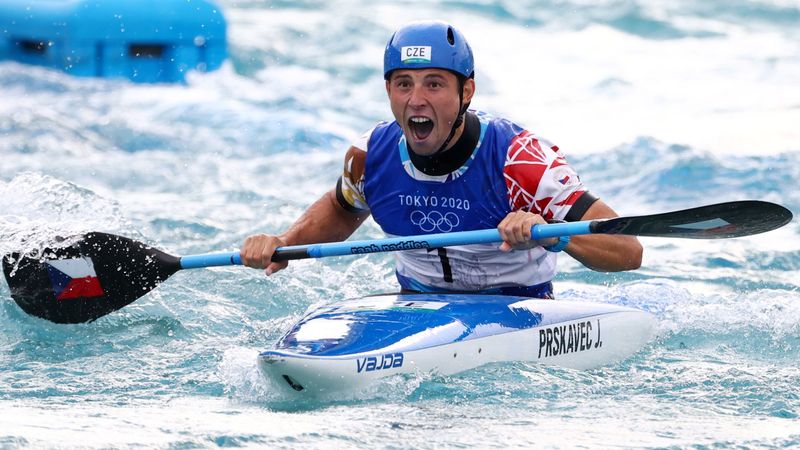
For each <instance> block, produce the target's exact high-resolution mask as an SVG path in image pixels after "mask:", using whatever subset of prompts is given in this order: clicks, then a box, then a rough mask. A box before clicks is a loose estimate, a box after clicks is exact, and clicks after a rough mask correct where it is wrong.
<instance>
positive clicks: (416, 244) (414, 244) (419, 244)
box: [350, 239, 430, 255]
mask: <svg viewBox="0 0 800 450" xmlns="http://www.w3.org/2000/svg"><path fill="white" fill-rule="evenodd" d="M417 248H430V244H428V241H417V240H414V239H409V240H407V241H401V242H398V243H396V244H381V245H375V244H370V245H365V246H362V247H351V248H350V253H352V254H354V255H361V254H364V253H379V252H393V251H397V250H414V249H417Z"/></svg>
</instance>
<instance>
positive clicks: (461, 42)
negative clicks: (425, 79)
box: [383, 21, 475, 80]
mask: <svg viewBox="0 0 800 450" xmlns="http://www.w3.org/2000/svg"><path fill="white" fill-rule="evenodd" d="M397 69H445V70H449V71H451V72H455V73H456V74H458V75H461V76H463V77H465V78H472V77H473V76H474V75H475V61H474V59H473V57H472V49H471V48H470V47H469V44H468V43H467V40H466V39H465V38H464V35H463V34H461V32H460V31H458V30H456V29H455V27H453V26H452V25H449V24H447V23H444V22H440V21H424V22H412V23H409V24H407V25H405V26H403V27H401V28H400V29H399V30H397V31H395V32H394V34H393V35H392V37H391V39H389V43H388V44H386V51H384V53H383V78H385V79H387V80H388V79H389V74H391V73H392V71H393V70H397Z"/></svg>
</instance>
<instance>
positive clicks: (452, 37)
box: [447, 27, 456, 45]
mask: <svg viewBox="0 0 800 450" xmlns="http://www.w3.org/2000/svg"><path fill="white" fill-rule="evenodd" d="M447 42H449V43H450V45H455V43H456V37H455V34H454V33H453V27H447Z"/></svg>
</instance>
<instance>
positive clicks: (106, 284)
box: [3, 201, 792, 323]
mask: <svg viewBox="0 0 800 450" xmlns="http://www.w3.org/2000/svg"><path fill="white" fill-rule="evenodd" d="M791 219H792V213H791V212H790V211H789V210H788V209H786V208H784V207H783V206H780V205H776V204H773V203H767V202H761V201H739V202H730V203H720V204H716V205H709V206H702V207H699V208H692V209H687V210H682V211H674V212H668V213H663V214H653V215H645V216H633V217H617V218H613V219H603V220H590V221H580V222H568V223H555V224H544V225H536V226H534V227H533V229H532V234H533V239H541V238H546V237H557V236H567V235H569V236H574V235H582V234H624V235H632V236H656V237H674V238H688V239H721V238H732V237H739V236H747V235H751V234H757V233H763V232H766V231H770V230H774V229H776V228H778V227H781V226H783V225H785V224H787V223H788V222H789V221H790V220H791ZM500 241H501V239H500V233H499V232H498V231H497V230H496V229H488V230H475V231H461V232H454V233H442V234H428V235H421V236H403V237H397V238H388V239H374V240H362V241H345V242H333V243H326V244H312V245H296V246H287V247H280V248H278V249H277V251H276V253H275V255H274V257H273V260H275V261H280V260H293V259H303V258H321V257H326V256H339V255H351V254H363V253H376V252H391V251H398V250H409V249H415V248H425V249H428V248H439V247H447V246H452V245H468V244H482V243H493V242H498V243H499V242H500ZM238 264H241V259H240V257H239V253H238V252H228V253H209V254H202V255H190V256H183V257H177V256H172V255H169V254H167V253H164V252H162V251H161V250H158V249H155V248H152V247H149V246H147V245H145V244H142V243H140V242H136V241H133V240H131V239H128V238H125V237H121V236H115V235H112V234H106V233H99V232H92V233H87V234H85V235H83V236H82V237H81V238H80V239H78V240H77V242H75V243H74V244H73V245H70V246H67V247H63V248H49V249H45V250H44V251H43V252H42V254H41V255H39V256H36V257H31V256H26V255H20V254H19V253H12V254H10V255H5V256H4V257H3V273H4V274H5V277H6V281H7V282H8V285H9V287H10V288H11V296H12V297H13V299H14V301H16V302H17V304H18V305H19V306H20V307H21V308H22V309H23V310H24V311H25V312H27V313H28V314H31V315H34V316H38V317H41V318H44V319H47V320H50V321H53V322H57V323H79V322H88V321H92V320H95V319H97V318H99V317H102V316H104V315H106V314H108V313H110V312H113V311H116V310H118V309H120V308H122V307H124V306H125V305H128V304H129V303H131V302H133V301H134V300H136V299H137V298H139V297H141V296H143V295H144V294H146V293H147V292H149V291H151V290H152V289H153V288H155V287H156V286H157V285H158V284H159V283H161V282H162V281H164V280H166V279H167V278H169V277H170V276H172V275H173V274H174V273H175V272H177V271H178V270H181V269H195V268H201V267H213V266H228V265H238Z"/></svg>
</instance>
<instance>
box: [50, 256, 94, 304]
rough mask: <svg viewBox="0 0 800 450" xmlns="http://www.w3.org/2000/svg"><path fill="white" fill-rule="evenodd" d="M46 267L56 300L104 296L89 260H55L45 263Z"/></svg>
mask: <svg viewBox="0 0 800 450" xmlns="http://www.w3.org/2000/svg"><path fill="white" fill-rule="evenodd" d="M46 265H47V272H48V274H50V281H52V282H53V293H55V295H56V300H68V299H71V298H81V297H101V296H103V294H105V292H103V288H102V287H101V286H100V280H99V279H98V278H97V273H95V271H94V264H92V259H91V258H74V259H57V260H53V261H47V262H46Z"/></svg>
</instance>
